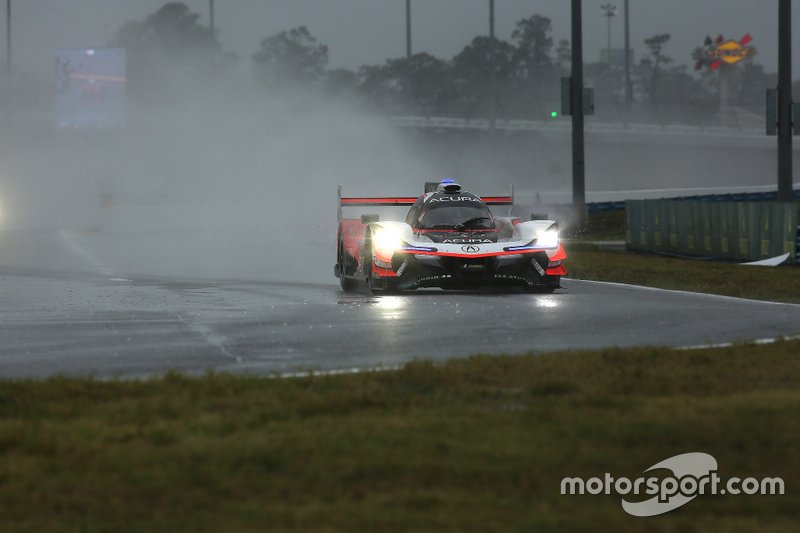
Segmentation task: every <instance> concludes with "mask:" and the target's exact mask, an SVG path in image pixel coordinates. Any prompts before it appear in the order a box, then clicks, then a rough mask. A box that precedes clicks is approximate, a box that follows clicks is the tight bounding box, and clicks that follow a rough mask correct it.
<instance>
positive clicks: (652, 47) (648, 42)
mask: <svg viewBox="0 0 800 533" xmlns="http://www.w3.org/2000/svg"><path fill="white" fill-rule="evenodd" d="M671 38H672V36H671V35H670V34H669V33H659V34H656V35H653V36H652V37H649V38H647V39H645V40H644V44H645V46H647V49H648V50H649V51H650V57H651V59H650V63H649V66H650V69H651V71H652V74H651V77H650V103H651V104H656V102H657V96H656V90H657V87H658V74H659V67H660V66H661V65H666V64H668V63H671V62H672V58H671V57H668V56H665V55H664V54H663V53H662V50H663V48H664V46H666V44H667V43H668V42H669V40H670V39H671Z"/></svg>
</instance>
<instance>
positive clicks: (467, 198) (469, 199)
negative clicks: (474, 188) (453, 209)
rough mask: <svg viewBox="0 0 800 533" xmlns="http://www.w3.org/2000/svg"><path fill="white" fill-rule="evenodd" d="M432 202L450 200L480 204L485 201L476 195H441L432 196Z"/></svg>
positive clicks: (451, 201)
mask: <svg viewBox="0 0 800 533" xmlns="http://www.w3.org/2000/svg"><path fill="white" fill-rule="evenodd" d="M430 202H431V203H432V204H434V203H438V202H450V203H459V202H477V203H479V204H482V203H483V200H481V199H480V198H477V197H474V196H439V197H436V198H431V199H430Z"/></svg>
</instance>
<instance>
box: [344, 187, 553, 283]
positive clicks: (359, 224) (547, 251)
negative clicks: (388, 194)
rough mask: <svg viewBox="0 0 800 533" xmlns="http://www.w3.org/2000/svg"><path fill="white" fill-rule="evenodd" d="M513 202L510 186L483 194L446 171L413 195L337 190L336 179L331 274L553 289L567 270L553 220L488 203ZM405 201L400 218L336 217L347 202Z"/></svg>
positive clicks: (359, 279) (352, 279) (349, 279)
mask: <svg viewBox="0 0 800 533" xmlns="http://www.w3.org/2000/svg"><path fill="white" fill-rule="evenodd" d="M513 204H514V198H513V192H512V195H511V196H493V197H483V198H481V197H479V196H476V195H474V194H471V193H469V192H466V191H464V190H463V189H462V188H461V186H460V185H459V184H458V183H456V182H455V181H454V180H450V179H446V180H442V182H441V183H435V182H434V183H427V184H426V187H425V194H423V195H422V196H420V197H418V198H414V197H401V198H342V196H341V187H340V188H339V207H338V219H339V229H338V232H337V243H336V266H335V267H334V275H335V276H336V277H338V278H339V281H340V283H341V285H342V289H344V290H345V291H353V290H356V289H357V288H358V287H359V285H361V284H363V283H365V282H366V284H367V285H368V287H369V288H370V290H372V291H373V292H379V291H401V290H413V289H417V288H421V287H441V288H444V289H477V288H482V287H494V286H503V285H505V286H509V285H510V286H518V287H521V288H524V289H525V290H529V291H532V292H553V291H554V290H555V289H557V288H560V282H561V276H564V275H566V273H567V272H566V270H565V269H564V266H563V265H562V261H563V260H564V259H566V253H565V252H564V248H563V246H562V245H561V243H560V241H559V237H558V224H557V223H556V222H554V221H552V220H532V221H529V222H523V221H522V220H521V219H520V218H517V217H498V216H495V215H494V214H493V213H492V211H491V210H490V209H489V206H492V205H506V206H509V207H510V206H513ZM406 205H407V206H411V209H409V211H408V214H407V215H406V218H405V222H393V221H379V217H378V215H361V217H360V218H352V219H351V218H342V208H346V207H357V206H406Z"/></svg>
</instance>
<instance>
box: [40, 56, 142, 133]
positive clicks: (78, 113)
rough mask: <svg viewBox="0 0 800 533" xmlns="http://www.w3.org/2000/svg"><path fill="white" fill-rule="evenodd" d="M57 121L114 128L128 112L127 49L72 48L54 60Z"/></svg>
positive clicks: (59, 124) (62, 125) (63, 125)
mask: <svg viewBox="0 0 800 533" xmlns="http://www.w3.org/2000/svg"><path fill="white" fill-rule="evenodd" d="M55 81H56V87H55V88H56V97H55V108H56V125H57V127H59V128H115V127H120V126H122V125H124V123H125V112H126V98H127V97H126V73H125V49H123V48H69V49H63V50H59V51H58V53H57V54H56V60H55Z"/></svg>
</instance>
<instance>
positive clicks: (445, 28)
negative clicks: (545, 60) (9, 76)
mask: <svg viewBox="0 0 800 533" xmlns="http://www.w3.org/2000/svg"><path fill="white" fill-rule="evenodd" d="M12 1H13V2H14V3H13V7H14V14H13V21H14V30H13V32H14V47H15V49H14V50H15V61H16V63H17V65H18V66H20V67H21V68H23V69H25V70H27V71H30V72H35V73H38V74H40V75H43V76H47V75H49V72H50V70H51V66H52V58H53V55H54V53H53V51H54V50H55V49H58V48H64V47H84V46H101V45H103V44H105V43H106V42H107V41H108V40H109V38H110V37H111V35H113V33H114V32H115V31H116V29H117V28H119V26H120V25H121V24H122V23H123V22H124V21H125V20H131V19H142V18H143V17H145V16H146V15H148V14H149V13H151V12H153V11H154V10H155V9H157V8H158V7H159V6H161V5H163V4H164V3H165V1H164V0H12ZM184 1H185V3H186V4H187V5H189V7H190V8H191V9H192V10H194V11H197V12H199V13H202V14H203V16H204V18H203V21H204V22H207V20H208V19H207V12H208V3H209V2H208V0H184ZM607 1H609V0H584V8H583V9H584V57H585V58H586V60H587V61H596V60H597V58H598V54H599V49H600V48H601V47H605V46H606V44H605V43H606V20H605V19H604V18H602V17H601V16H600V7H599V6H600V4H602V3H605V2H607ZM610 1H611V2H612V3H616V4H617V6H618V8H619V14H620V16H618V17H616V18H615V19H613V20H612V46H615V47H621V46H622V38H623V37H622V35H623V34H622V29H623V25H622V16H621V15H622V5H623V2H624V0H610ZM630 4H631V46H632V48H634V50H635V53H636V58H637V60H638V58H639V57H640V56H641V53H642V49H643V47H644V46H643V44H642V40H643V39H644V38H645V37H648V36H650V35H652V34H654V33H662V32H669V33H671V34H672V42H671V43H670V44H669V45H668V47H667V49H666V53H667V55H670V56H672V57H673V58H674V59H675V60H676V62H678V63H687V64H688V63H691V59H690V53H691V50H692V48H693V47H694V46H696V45H698V44H699V43H700V42H702V40H703V38H704V37H705V36H706V35H707V34H711V35H712V36H716V35H717V34H718V33H723V34H724V35H725V37H726V38H728V37H729V38H734V39H737V40H738V39H739V38H740V37H742V36H743V35H744V34H745V33H748V32H749V33H750V34H751V35H752V36H753V38H754V40H753V42H752V45H753V46H755V47H756V48H757V50H758V58H757V61H758V62H759V63H762V64H764V65H765V66H766V67H767V68H768V69H769V70H774V69H775V68H776V65H777V48H776V47H777V1H776V0H713V1H712V0H630ZM412 5H413V23H414V39H413V41H414V50H415V51H421V50H424V51H427V52H430V53H432V54H434V55H436V56H439V57H442V58H445V59H449V58H450V57H452V56H453V55H455V54H456V53H457V52H458V51H459V50H460V49H461V48H462V47H463V46H464V45H465V44H467V43H468V42H469V41H470V40H471V39H472V38H473V37H474V36H475V35H478V34H485V33H488V0H412ZM216 6H217V7H216V11H217V17H216V18H217V27H218V28H219V30H220V39H221V41H222V44H223V46H224V47H225V48H226V49H228V50H231V51H235V52H237V53H238V54H239V55H240V56H241V58H242V63H243V65H244V66H248V65H249V60H250V56H251V55H252V53H253V52H254V51H255V50H256V48H257V46H258V43H259V41H260V40H261V39H263V38H264V37H266V36H268V35H271V34H274V33H277V32H279V31H281V30H284V29H288V28H291V27H294V26H299V25H306V26H308V28H309V29H310V30H311V32H312V33H313V34H314V35H315V36H316V37H317V38H318V39H319V40H320V41H321V42H323V43H325V44H327V45H328V46H329V47H330V59H331V66H332V67H348V68H355V67H357V66H359V65H362V64H365V63H366V64H376V63H382V62H383V61H385V60H386V59H387V58H389V57H400V56H402V55H404V54H405V1H404V0H216ZM496 6H497V7H496V10H497V35H498V37H500V38H504V39H510V34H511V31H512V30H513V28H514V24H515V22H516V21H518V20H519V19H521V18H523V17H527V16H530V15H532V14H534V13H540V14H543V15H545V16H548V17H550V18H551V19H552V21H553V37H554V39H555V41H556V42H557V41H558V40H559V39H562V38H568V37H569V31H570V27H569V1H568V0H496ZM2 11H3V15H2V16H3V17H4V16H5V15H4V12H5V10H2ZM798 21H800V6H796V7H795V10H794V13H793V26H794V27H795V28H797V23H798ZM798 41H800V35H798V36H795V39H794V44H795V46H793V59H794V66H793V69H794V74H795V77H800V51H798V46H797V43H798ZM2 43H3V44H2V47H3V48H5V45H4V43H5V38H4V37H3V39H2ZM4 51H5V50H4Z"/></svg>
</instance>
